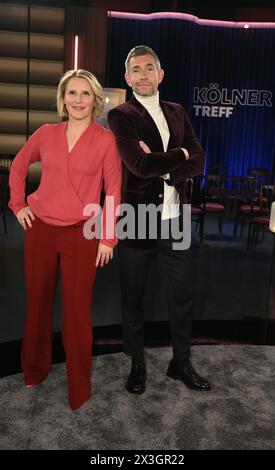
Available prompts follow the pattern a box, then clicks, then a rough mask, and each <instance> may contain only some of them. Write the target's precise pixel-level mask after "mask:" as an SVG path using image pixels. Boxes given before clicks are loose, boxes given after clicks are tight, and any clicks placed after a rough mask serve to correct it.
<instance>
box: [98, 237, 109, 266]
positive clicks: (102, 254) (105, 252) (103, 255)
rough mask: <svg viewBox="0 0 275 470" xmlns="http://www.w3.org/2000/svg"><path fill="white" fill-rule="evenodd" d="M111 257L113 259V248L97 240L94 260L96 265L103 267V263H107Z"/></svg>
mask: <svg viewBox="0 0 275 470" xmlns="http://www.w3.org/2000/svg"><path fill="white" fill-rule="evenodd" d="M111 259H113V248H111V247H110V246H107V245H104V243H102V242H99V244H98V249H97V256H96V261H95V265H96V267H98V266H100V267H101V268H103V266H104V264H108V263H109V261H110V260H111Z"/></svg>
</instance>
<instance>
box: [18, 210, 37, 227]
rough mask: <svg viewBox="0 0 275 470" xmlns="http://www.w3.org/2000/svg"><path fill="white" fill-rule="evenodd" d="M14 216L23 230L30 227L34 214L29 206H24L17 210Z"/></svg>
mask: <svg viewBox="0 0 275 470" xmlns="http://www.w3.org/2000/svg"><path fill="white" fill-rule="evenodd" d="M16 218H17V220H18V222H19V224H20V225H21V226H22V227H23V229H24V230H27V228H28V227H30V228H31V227H32V220H34V219H35V217H34V214H33V212H32V210H31V208H30V207H29V206H27V207H24V208H23V209H21V210H20V211H19V212H17V214H16Z"/></svg>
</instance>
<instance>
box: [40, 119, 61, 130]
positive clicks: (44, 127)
mask: <svg viewBox="0 0 275 470" xmlns="http://www.w3.org/2000/svg"><path fill="white" fill-rule="evenodd" d="M63 126H64V121H60V122H56V123H54V124H42V126H40V127H39V128H38V129H37V130H38V131H40V132H44V133H50V132H56V131H58V130H59V129H60V128H61V127H63Z"/></svg>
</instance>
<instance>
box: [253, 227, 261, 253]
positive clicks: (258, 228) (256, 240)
mask: <svg viewBox="0 0 275 470" xmlns="http://www.w3.org/2000/svg"><path fill="white" fill-rule="evenodd" d="M255 230H256V237H255V243H254V250H255V251H256V248H257V244H258V241H259V231H260V227H259V226H258V225H257V226H256V227H255Z"/></svg>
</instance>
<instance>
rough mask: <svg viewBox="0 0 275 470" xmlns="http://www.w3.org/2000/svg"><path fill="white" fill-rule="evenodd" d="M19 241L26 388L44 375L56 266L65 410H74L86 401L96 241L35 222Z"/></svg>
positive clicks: (79, 229)
mask: <svg viewBox="0 0 275 470" xmlns="http://www.w3.org/2000/svg"><path fill="white" fill-rule="evenodd" d="M32 224H33V227H32V228H28V229H27V231H26V237H25V279H26V291H27V319H26V326H25V332H24V340H23V347H22V355H21V360H22V368H23V372H24V376H25V382H26V384H38V383H40V382H42V381H43V380H44V379H45V378H46V377H47V375H48V373H49V370H50V368H51V352H52V331H51V322H52V310H53V302H54V294H55V289H56V283H57V276H58V269H59V266H60V269H61V277H62V294H63V299H62V340H63V346H64V349H65V353H66V366H67V379H68V389H69V404H70V406H71V408H72V409H75V408H78V407H79V406H81V404H82V403H84V402H85V401H86V400H88V399H89V398H90V396H91V383H90V373H91V367H92V356H91V353H92V323H91V297H92V288H93V284H94V279H95V273H96V267H95V259H96V254H97V246H98V241H97V240H95V239H94V240H86V239H85V238H84V236H83V231H82V225H75V226H69V227H57V226H52V225H48V224H45V223H44V222H42V221H41V220H39V219H38V218H36V219H35V220H34V222H32Z"/></svg>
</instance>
